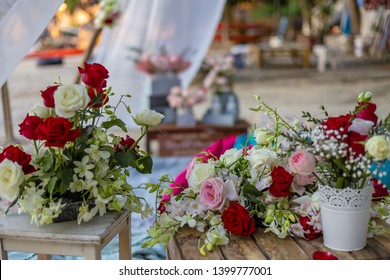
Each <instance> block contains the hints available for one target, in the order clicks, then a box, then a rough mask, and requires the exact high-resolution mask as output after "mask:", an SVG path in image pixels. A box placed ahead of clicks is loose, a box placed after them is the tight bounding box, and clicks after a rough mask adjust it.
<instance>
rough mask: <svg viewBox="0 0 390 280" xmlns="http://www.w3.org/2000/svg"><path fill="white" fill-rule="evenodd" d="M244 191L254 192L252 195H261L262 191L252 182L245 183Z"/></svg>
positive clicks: (246, 192) (247, 192)
mask: <svg viewBox="0 0 390 280" xmlns="http://www.w3.org/2000/svg"><path fill="white" fill-rule="evenodd" d="M243 192H244V193H245V194H252V195H254V196H259V195H261V192H260V191H258V190H257V189H256V187H255V186H253V185H251V184H249V183H247V184H245V185H244V188H243Z"/></svg>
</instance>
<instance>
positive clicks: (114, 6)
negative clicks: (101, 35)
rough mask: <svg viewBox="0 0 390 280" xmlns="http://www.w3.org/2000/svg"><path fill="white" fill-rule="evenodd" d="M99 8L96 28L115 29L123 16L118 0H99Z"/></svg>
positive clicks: (95, 21)
mask: <svg viewBox="0 0 390 280" xmlns="http://www.w3.org/2000/svg"><path fill="white" fill-rule="evenodd" d="M99 8H100V9H99V11H98V12H97V14H96V16H95V20H94V24H95V26H96V27H97V28H102V27H104V26H106V27H110V28H111V27H113V26H114V25H115V24H116V23H117V21H118V19H119V17H120V15H121V12H120V5H119V2H118V0H99Z"/></svg>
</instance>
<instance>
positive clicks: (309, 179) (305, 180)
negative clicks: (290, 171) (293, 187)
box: [294, 174, 317, 186]
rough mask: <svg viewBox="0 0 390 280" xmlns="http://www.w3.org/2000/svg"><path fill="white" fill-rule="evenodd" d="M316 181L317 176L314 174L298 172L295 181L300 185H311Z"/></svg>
mask: <svg viewBox="0 0 390 280" xmlns="http://www.w3.org/2000/svg"><path fill="white" fill-rule="evenodd" d="M316 181H317V178H316V177H315V176H314V175H313V174H310V175H301V174H296V175H295V176H294V183H295V184H297V185H298V186H307V185H311V184H313V183H314V182H316Z"/></svg>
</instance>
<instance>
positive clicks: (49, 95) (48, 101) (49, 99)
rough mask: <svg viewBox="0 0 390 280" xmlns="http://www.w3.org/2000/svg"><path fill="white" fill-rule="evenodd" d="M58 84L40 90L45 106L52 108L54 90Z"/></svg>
mask: <svg viewBox="0 0 390 280" xmlns="http://www.w3.org/2000/svg"><path fill="white" fill-rule="evenodd" d="M57 88H58V86H48V87H47V88H46V89H45V90H41V96H42V98H43V104H45V106H46V107H49V108H54V106H55V105H54V92H55V91H56V90H57Z"/></svg>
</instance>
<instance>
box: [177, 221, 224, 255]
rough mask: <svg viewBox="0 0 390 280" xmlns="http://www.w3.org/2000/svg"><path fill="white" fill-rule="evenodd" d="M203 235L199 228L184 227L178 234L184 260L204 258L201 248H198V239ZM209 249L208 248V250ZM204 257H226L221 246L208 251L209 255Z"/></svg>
mask: <svg viewBox="0 0 390 280" xmlns="http://www.w3.org/2000/svg"><path fill="white" fill-rule="evenodd" d="M201 235H202V233H201V232H199V231H197V230H193V229H190V228H188V227H184V228H183V229H182V230H180V232H179V233H178V234H177V239H176V242H177V243H176V244H177V247H178V248H179V250H180V251H179V252H180V256H181V259H183V260H198V259H200V258H202V256H201V254H200V252H199V249H198V239H199V237H200V236H201ZM206 251H207V250H206ZM202 259H210V260H223V259H224V257H223V255H222V253H221V250H220V249H219V248H216V249H215V250H213V251H211V252H207V256H206V257H205V258H202Z"/></svg>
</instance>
